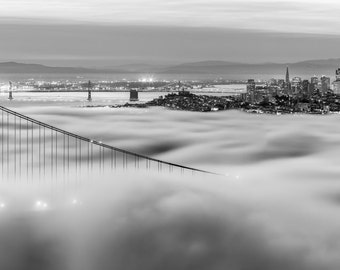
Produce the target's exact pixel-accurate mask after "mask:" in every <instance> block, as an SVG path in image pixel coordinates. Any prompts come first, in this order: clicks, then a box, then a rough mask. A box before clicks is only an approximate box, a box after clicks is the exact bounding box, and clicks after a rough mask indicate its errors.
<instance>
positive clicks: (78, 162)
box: [0, 106, 215, 181]
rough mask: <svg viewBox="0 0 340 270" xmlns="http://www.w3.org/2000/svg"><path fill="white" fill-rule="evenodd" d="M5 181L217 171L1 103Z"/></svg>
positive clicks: (0, 147)
mask: <svg viewBox="0 0 340 270" xmlns="http://www.w3.org/2000/svg"><path fill="white" fill-rule="evenodd" d="M0 123H1V125H0V138H1V140H0V158H1V164H0V176H1V177H2V178H1V179H2V181H13V180H15V181H24V180H26V181H36V180H37V179H39V180H43V179H47V178H52V179H54V178H57V177H61V178H64V179H65V178H72V177H75V176H86V175H87V176H90V175H92V174H96V173H104V172H114V171H121V170H123V171H124V170H142V169H143V170H146V171H150V172H151V171H153V172H155V171H156V172H157V171H158V172H167V173H174V172H179V173H181V174H184V173H190V174H194V173H204V174H215V173H212V172H208V171H205V170H200V169H196V168H192V167H188V166H183V165H180V164H175V163H171V162H166V161H162V160H159V159H155V158H152V157H148V156H145V155H141V154H138V153H134V152H131V151H127V150H124V149H120V148H117V147H113V146H110V145H107V144H105V143H103V142H100V141H96V140H93V139H89V138H86V137H83V136H80V135H77V134H74V133H71V132H68V131H65V130H63V129H60V128H57V127H54V126H51V125H48V124H46V123H43V122H40V121H38V120H35V119H33V118H30V117H28V116H25V115H23V114H20V113H17V112H15V111H12V110H10V109H8V108H5V107H3V106H0Z"/></svg>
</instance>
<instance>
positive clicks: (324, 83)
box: [320, 75, 331, 94]
mask: <svg viewBox="0 0 340 270" xmlns="http://www.w3.org/2000/svg"><path fill="white" fill-rule="evenodd" d="M320 81H321V93H322V94H326V93H327V91H328V89H330V87H331V78H329V77H326V76H324V75H323V76H321V78H320Z"/></svg>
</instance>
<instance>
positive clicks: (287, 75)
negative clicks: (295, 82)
mask: <svg viewBox="0 0 340 270" xmlns="http://www.w3.org/2000/svg"><path fill="white" fill-rule="evenodd" d="M289 82H290V81H289V70H288V66H287V69H286V83H289Z"/></svg>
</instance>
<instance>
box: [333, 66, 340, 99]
mask: <svg viewBox="0 0 340 270" xmlns="http://www.w3.org/2000/svg"><path fill="white" fill-rule="evenodd" d="M335 78H336V80H335V81H334V82H333V91H334V94H337V95H340V68H338V69H337V70H336V71H335Z"/></svg>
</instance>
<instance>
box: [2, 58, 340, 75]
mask: <svg viewBox="0 0 340 270" xmlns="http://www.w3.org/2000/svg"><path fill="white" fill-rule="evenodd" d="M287 66H289V71H290V75H291V77H294V76H301V77H304V78H305V77H310V76H313V75H314V74H315V75H318V76H321V75H326V76H330V77H332V78H333V77H334V74H335V70H336V69H337V68H338V67H340V58H335V59H320V60H308V61H301V62H296V63H259V64H247V63H235V62H228V61H200V62H191V63H183V64H179V65H173V66H167V65H160V64H159V65H155V64H148V63H145V64H140V63H139V64H126V65H118V66H111V67H106V68H101V69H99V68H98V69H95V68H83V67H50V66H44V65H39V64H23V63H16V62H4V63H0V74H1V73H2V74H10V73H11V74H24V73H27V74H30V73H31V74H35V73H36V74H38V73H41V74H48V73H58V74H64V73H65V74H91V73H97V74H99V73H104V74H105V73H108V74H110V73H112V74H114V73H116V74H123V73H131V74H134V73H155V74H160V75H161V74H174V75H176V74H182V75H183V74H184V75H185V74H187V75H190V74H201V75H202V78H204V75H221V76H223V77H225V78H230V79H247V78H263V79H266V78H271V77H276V78H284V76H285V72H286V67H287ZM206 77H207V76H206Z"/></svg>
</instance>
